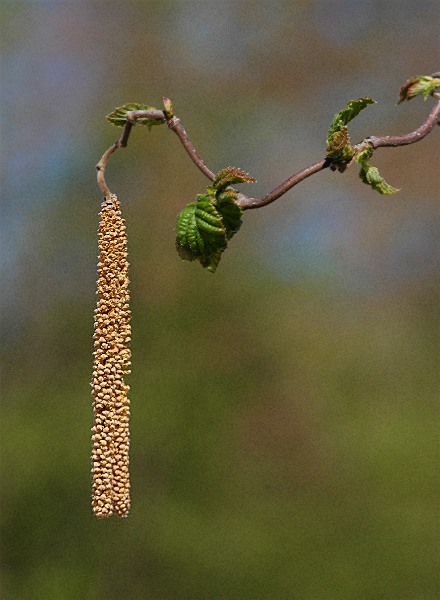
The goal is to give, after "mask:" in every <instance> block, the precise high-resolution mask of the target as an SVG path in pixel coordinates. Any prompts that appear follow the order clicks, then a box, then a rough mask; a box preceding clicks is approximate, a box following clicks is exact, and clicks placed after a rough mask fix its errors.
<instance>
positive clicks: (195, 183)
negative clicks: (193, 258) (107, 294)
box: [0, 0, 440, 600]
mask: <svg viewBox="0 0 440 600" xmlns="http://www.w3.org/2000/svg"><path fill="white" fill-rule="evenodd" d="M439 17H440V7H439V3H438V2H437V0H421V1H419V2H417V3H415V2H413V1H412V0H402V1H400V2H392V1H388V2H387V1H381V0H364V1H363V2H352V1H351V0H334V1H332V2H326V1H324V0H321V1H319V0H309V1H307V0H299V1H295V2H292V1H290V0H284V1H282V0H272V1H255V0H248V1H247V0H216V1H209V0H208V1H206V0H205V1H195V0H189V1H180V2H179V1H176V0H174V1H167V0H160V1H154V0H145V1H141V0H139V1H134V0H127V1H126V2H124V3H122V2H116V1H115V0H107V1H105V2H104V1H94V0H92V1H85V0H84V1H58V2H50V1H34V2H21V1H16V2H14V1H8V0H4V1H3V2H2V4H1V8H0V18H1V70H2V74H1V104H2V143H1V171H2V174H1V192H2V208H1V228H2V236H1V237H2V252H1V259H2V260H1V262H2V277H1V301H2V343H1V351H2V382H1V384H2V411H1V417H2V419H1V421H2V435H1V461H2V485H1V497H2V504H1V517H2V546H3V548H2V571H1V597H2V598H3V599H5V600H9V599H12V598H13V599H22V600H35V599H45V600H52V599H54V600H76V599H78V598H84V599H87V600H89V599H90V600H101V599H103V598H106V599H107V600H113V599H116V598H129V599H134V600H137V599H149V600H174V599H175V600H180V599H182V600H188V599H212V600H217V599H218V600H220V599H231V600H233V599H237V600H238V599H240V600H241V599H245V600H247V599H249V600H250V599H277V600H279V599H291V598H295V599H300V600H301V599H307V600H309V599H313V600H315V599H316V600H321V599H322V600H346V599H347V600H348V599H353V600H362V599H365V600H370V599H372V598H386V599H387V600H391V599H399V600H431V599H432V600H434V599H435V598H438V593H439V576H438V573H439V572H440V570H439V568H440V565H439V558H438V557H439V549H440V531H439V529H440V527H439V515H438V491H439V483H440V481H439V476H438V461H436V459H438V451H439V446H438V437H437V431H438V426H439V413H438V397H439V391H440V390H439V377H438V369H439V355H440V352H439V350H440V345H439V331H440V328H439V299H440V297H439V289H440V286H439V275H440V262H439V258H440V237H439V233H438V232H439V226H440V215H439V210H438V189H439V187H438V186H439V183H440V182H439V176H438V170H437V168H438V160H437V159H435V157H436V155H437V154H438V144H439V135H438V133H439V132H438V131H434V132H433V133H432V134H431V135H430V136H428V137H427V138H426V139H425V140H423V141H422V142H421V143H419V144H415V145H413V146H408V147H406V148H397V149H394V150H391V149H390V150H388V149H384V150H379V151H377V153H376V154H375V156H374V161H373V164H375V165H376V166H378V167H379V169H380V172H381V174H382V175H383V176H384V177H385V179H386V180H387V181H388V182H389V183H390V184H391V185H393V186H395V187H398V188H400V189H401V191H400V192H399V193H398V194H397V195H395V196H391V197H382V196H380V195H379V194H377V193H375V192H373V191H372V190H371V189H370V188H369V187H368V186H365V185H364V184H362V183H361V182H360V180H359V179H358V175H357V169H356V168H354V167H353V168H352V169H349V170H348V171H347V172H346V173H345V174H344V175H341V174H339V173H331V172H327V171H325V172H322V173H320V174H318V175H316V176H314V177H312V178H310V179H308V180H306V181H305V182H303V183H302V184H300V185H299V186H298V187H296V188H295V189H294V190H291V191H290V192H289V193H288V194H286V195H285V196H284V197H283V198H282V199H280V200H278V201H277V202H275V203H274V204H272V205H270V206H268V207H265V208H262V209H260V210H255V211H248V212H246V213H245V215H244V223H243V226H242V229H241V231H240V233H239V235H237V236H236V237H235V238H234V239H233V240H232V241H231V243H230V247H229V249H228V251H227V252H226V253H225V255H224V257H223V259H222V261H221V263H220V266H219V269H218V271H217V273H216V274H215V275H212V274H210V273H208V272H206V271H203V269H202V268H201V267H200V265H199V264H198V263H188V262H182V261H181V260H180V259H179V257H178V256H177V253H176V251H175V247H174V235H175V232H174V226H175V217H176V215H177V213H178V212H179V211H180V210H181V209H182V208H183V207H184V206H185V205H186V204H187V203H188V202H191V201H193V199H194V197H195V194H196V193H201V192H203V191H204V190H205V188H206V185H207V180H206V179H205V178H204V176H203V175H202V174H201V173H200V172H199V171H198V170H197V169H196V167H195V166H194V165H193V164H192V163H191V161H190V159H189V158H188V156H187V155H186V154H185V152H184V151H183V149H182V147H181V146H180V144H179V141H178V139H177V138H176V137H175V136H174V135H173V134H172V133H170V132H168V131H167V130H166V128H165V127H155V128H153V129H152V131H151V132H148V130H147V129H145V128H140V127H139V128H136V129H135V130H134V131H133V134H132V137H131V139H130V144H129V146H128V148H127V149H125V150H120V151H118V152H117V153H116V154H115V155H114V156H113V157H112V158H111V160H110V162H109V165H108V168H107V182H108V184H109V186H110V188H111V189H112V191H114V192H116V193H117V194H118V195H119V197H120V199H121V201H122V204H123V211H124V216H125V218H126V221H127V227H128V232H129V250H130V263H131V273H130V275H131V294H132V300H133V301H132V327H133V343H132V351H133V368H132V375H131V377H130V381H129V383H130V385H131V393H130V398H131V402H132V445H131V474H132V511H131V513H130V515H129V517H128V518H127V519H124V520H117V519H116V518H112V519H110V520H106V521H98V520H97V519H96V518H95V517H94V516H93V514H92V511H91V506H90V462H89V461H90V458H89V457H90V427H91V425H92V399H91V395H90V386H89V381H90V378H91V368H92V350H93V343H92V332H93V309H94V305H95V274H96V256H97V238H96V230H97V226H98V212H99V206H100V192H99V189H98V187H97V185H96V173H95V165H96V163H97V162H98V160H99V158H100V157H101V155H102V153H103V152H104V150H105V149H106V148H107V147H108V146H109V145H110V144H111V143H112V142H113V141H114V140H115V139H116V138H117V137H118V135H119V130H116V129H114V128H113V127H112V126H111V125H110V124H109V123H108V122H107V121H106V120H105V118H104V117H105V115H106V114H108V113H109V112H110V111H111V110H113V109H114V107H115V106H120V105H121V104H124V103H127V102H132V101H135V102H142V103H147V104H150V105H153V106H156V107H158V108H160V107H161V99H162V96H168V97H170V98H171V99H172V101H173V103H174V107H175V111H176V113H177V115H178V116H179V117H180V118H181V119H182V121H183V123H184V125H185V127H186V129H187V131H188V133H189V135H190V137H191V139H192V141H193V142H194V144H195V146H196V148H197V150H198V151H199V153H200V154H201V155H202V156H203V158H204V160H205V161H206V162H207V164H208V165H209V166H210V168H211V169H212V170H213V171H218V170H220V169H221V168H223V167H226V166H228V165H233V166H237V167H240V168H242V169H244V170H245V171H247V172H249V173H250V174H251V175H254V176H255V177H256V178H257V179H258V182H257V183H256V184H253V185H252V186H251V185H248V186H244V185H243V186H241V190H242V191H243V192H244V193H248V194H249V195H261V194H264V193H266V192H268V191H270V190H271V189H272V188H273V187H275V186H276V185H277V184H279V183H280V182H281V181H283V180H284V179H285V178H287V177H288V176H289V175H290V174H292V173H293V172H295V171H297V170H299V169H300V168H302V167H304V166H306V165H308V164H310V163H312V162H315V161H317V160H319V159H320V158H322V157H323V153H324V148H325V139H326V134H327V129H328V126H329V124H330V122H331V120H332V118H333V115H334V114H335V113H336V112H338V111H339V110H340V109H341V108H343V107H344V106H345V103H346V102H347V101H348V100H349V99H354V98H358V97H360V96H372V97H373V98H374V99H375V100H377V101H378V104H376V105H374V106H371V107H368V108H367V109H366V110H365V111H363V112H362V114H361V115H360V116H359V117H358V118H357V119H356V120H355V121H354V122H353V123H352V124H351V125H350V132H351V136H352V140H353V141H355V142H356V141H359V140H360V139H362V138H363V137H365V136H366V135H373V134H375V135H381V134H401V133H406V132H409V131H412V130H413V129H415V128H416V127H418V126H419V125H420V124H421V123H422V122H423V121H424V119H425V118H426V116H427V114H428V113H429V111H430V110H431V107H432V100H431V99H428V100H427V102H426V103H424V102H423V100H422V99H421V98H417V99H415V100H413V101H412V102H410V103H405V104H403V105H399V106H397V105H396V102H397V98H398V92H399V89H400V87H401V86H402V85H403V84H404V83H405V81H406V80H407V79H408V78H410V77H411V76H413V75H422V74H429V73H432V72H433V71H435V70H438V68H439V51H438V48H439V45H438V42H439V34H438V24H439ZM436 462H437V464H436Z"/></svg>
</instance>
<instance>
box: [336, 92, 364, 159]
mask: <svg viewBox="0 0 440 600" xmlns="http://www.w3.org/2000/svg"><path fill="white" fill-rule="evenodd" d="M369 104H375V100H372V98H359V99H358V100H350V101H349V102H348V103H347V105H346V107H345V108H343V109H342V110H341V111H340V112H338V113H337V114H336V115H335V116H334V117H333V121H332V123H331V125H330V128H329V130H328V134H327V152H326V156H327V157H328V158H332V159H335V160H339V161H343V162H349V161H350V160H351V159H352V158H353V157H354V155H355V150H354V148H353V146H352V145H351V144H350V136H349V135H348V129H347V124H348V123H349V122H350V121H352V120H353V119H354V118H355V117H357V115H358V114H359V113H360V112H361V110H363V109H364V108H365V107H366V106H368V105H369Z"/></svg>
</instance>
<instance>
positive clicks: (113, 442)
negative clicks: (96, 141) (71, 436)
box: [91, 194, 131, 518]
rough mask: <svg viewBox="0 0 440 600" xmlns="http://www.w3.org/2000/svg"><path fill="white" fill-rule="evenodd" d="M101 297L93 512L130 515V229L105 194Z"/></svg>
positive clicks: (95, 369)
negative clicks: (128, 249) (128, 250)
mask: <svg viewBox="0 0 440 600" xmlns="http://www.w3.org/2000/svg"><path fill="white" fill-rule="evenodd" d="M98 237H99V262H98V281H97V291H96V294H97V296H98V300H97V306H96V309H95V323H94V326H95V332H94V336H93V337H94V350H95V351H94V366H93V378H92V383H91V386H92V395H93V413H94V422H93V428H92V481H93V492H92V493H93V498H92V506H93V512H94V513H95V515H96V516H97V517H101V518H104V517H110V516H111V515H113V514H115V515H117V516H119V517H124V516H127V514H128V512H129V510H130V479H129V470H128V467H129V445H130V432H129V417H130V402H129V399H128V390H129V386H128V385H127V384H126V383H125V382H124V375H127V374H129V373H130V357H131V353H130V349H129V343H130V309H129V291H128V283H129V280H128V260H127V256H128V254H127V234H126V229H125V221H124V219H123V218H122V216H121V210H120V203H119V200H118V198H117V196H115V195H114V194H108V195H106V196H105V197H104V199H103V202H102V205H101V212H100V223H99V230H98Z"/></svg>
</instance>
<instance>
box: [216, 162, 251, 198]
mask: <svg viewBox="0 0 440 600" xmlns="http://www.w3.org/2000/svg"><path fill="white" fill-rule="evenodd" d="M255 181H256V180H255V179H254V178H253V177H252V176H251V175H249V173H245V172H244V171H242V170H241V169H238V168H237V167H227V168H226V169H222V170H221V171H219V172H218V173H217V175H216V176H215V179H214V181H213V182H212V187H213V188H214V190H215V191H216V192H217V193H220V192H222V191H223V190H224V189H225V188H227V187H228V186H229V185H234V184H235V183H254V182H255Z"/></svg>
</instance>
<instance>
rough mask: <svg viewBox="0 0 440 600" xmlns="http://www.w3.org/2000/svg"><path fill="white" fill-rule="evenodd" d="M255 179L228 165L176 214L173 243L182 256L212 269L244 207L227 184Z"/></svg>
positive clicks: (212, 270)
mask: <svg viewBox="0 0 440 600" xmlns="http://www.w3.org/2000/svg"><path fill="white" fill-rule="evenodd" d="M251 181H255V179H254V178H253V177H251V176H250V175H248V174H247V173H245V172H244V171H241V170H240V169H237V168H235V167H228V168H227V169H223V170H222V171H220V172H219V173H217V175H216V177H215V178H214V182H213V185H211V186H209V187H208V188H207V193H206V194H198V196H197V197H196V202H192V203H191V204H188V206H186V207H185V208H184V209H183V210H182V212H181V213H180V214H179V215H178V216H177V228H176V229H177V235H176V247H177V252H178V253H179V255H180V257H181V258H182V259H184V260H198V261H200V264H201V265H202V267H205V269H208V271H211V272H212V273H214V272H215V270H216V269H217V266H218V264H219V262H220V258H221V255H222V253H223V252H224V251H225V250H226V248H227V245H228V240H230V239H231V238H232V237H233V236H234V235H235V234H236V233H237V231H238V230H239V229H240V226H241V217H242V215H243V210H242V209H241V208H240V206H238V204H237V203H236V199H237V192H236V190H234V189H231V188H229V187H228V186H229V185H231V184H233V183H245V182H251Z"/></svg>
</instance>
